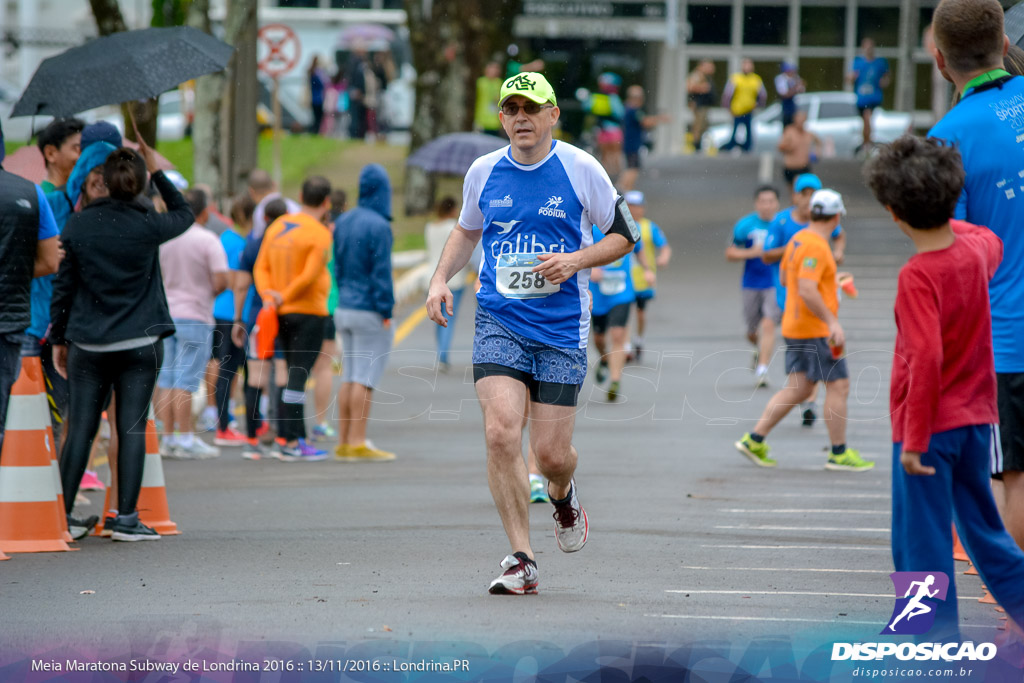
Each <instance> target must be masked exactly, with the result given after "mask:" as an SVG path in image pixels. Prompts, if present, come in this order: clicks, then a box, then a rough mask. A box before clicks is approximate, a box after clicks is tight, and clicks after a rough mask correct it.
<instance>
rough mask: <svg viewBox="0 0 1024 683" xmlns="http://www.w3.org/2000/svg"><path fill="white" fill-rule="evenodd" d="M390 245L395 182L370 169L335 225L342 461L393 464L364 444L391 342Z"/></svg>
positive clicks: (388, 455)
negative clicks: (353, 202) (341, 357)
mask: <svg viewBox="0 0 1024 683" xmlns="http://www.w3.org/2000/svg"><path fill="white" fill-rule="evenodd" d="M392 240H393V238H392V234H391V181H390V180H389V179H388V174H387V172H386V171H385V170H384V167H383V166H380V165H379V164H369V165H368V166H366V167H364V168H363V170H362V172H361V173H360V174H359V202H358V205H357V206H356V207H355V208H354V209H352V210H350V211H347V212H345V213H343V214H342V215H340V216H338V219H337V220H336V221H335V222H334V276H335V278H336V280H337V282H338V308H337V310H335V311H334V321H335V326H336V327H337V329H338V331H339V332H340V333H341V342H342V349H343V352H344V360H343V364H342V374H341V390H340V391H339V392H338V413H339V429H338V433H339V445H338V449H337V451H336V457H337V459H338V460H342V461H347V462H359V461H368V460H394V459H395V454H394V453H388V452H387V451H382V450H379V449H377V448H374V447H372V446H370V445H369V444H368V443H367V441H366V423H367V420H368V419H369V416H370V406H371V405H372V400H373V399H372V394H373V390H374V389H375V388H376V387H377V385H378V383H379V382H380V378H381V375H383V373H384V368H385V366H386V365H387V359H388V354H389V353H390V352H391V343H392V338H393V331H392V328H391V315H392V309H393V307H394V305H395V294H394V283H393V281H392V278H391V244H392Z"/></svg>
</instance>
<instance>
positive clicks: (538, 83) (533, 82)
mask: <svg viewBox="0 0 1024 683" xmlns="http://www.w3.org/2000/svg"><path fill="white" fill-rule="evenodd" d="M513 95H522V96H523V97H525V98H526V99H528V100H533V101H534V102H536V103H537V104H544V103H545V102H550V103H551V104H554V105H556V106H557V105H558V100H557V99H555V91H554V89H553V88H552V87H551V84H550V83H548V79H546V78H544V76H543V75H542V74H539V73H536V72H533V71H524V72H523V73H521V74H517V75H515V76H513V77H512V78H507V79H505V82H504V83H502V84H501V92H500V93H499V94H498V106H499V107H500V106H501V105H503V104H505V100H507V99H508V98H510V97H512V96H513Z"/></svg>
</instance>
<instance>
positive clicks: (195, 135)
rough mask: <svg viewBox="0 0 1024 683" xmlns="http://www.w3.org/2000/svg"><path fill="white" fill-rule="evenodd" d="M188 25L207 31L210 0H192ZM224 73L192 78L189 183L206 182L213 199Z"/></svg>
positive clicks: (216, 188)
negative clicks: (194, 87) (193, 100)
mask: <svg viewBox="0 0 1024 683" xmlns="http://www.w3.org/2000/svg"><path fill="white" fill-rule="evenodd" d="M187 22H188V25H189V26H192V27H195V28H197V29H199V30H200V31H205V32H206V33H210V0H192V4H191V5H190V6H189V10H188V19H187ZM223 89H224V75H223V74H221V73H215V74H209V75H206V76H201V77H200V78H198V79H196V99H195V117H194V119H193V121H192V162H193V166H192V178H191V180H192V182H194V183H202V184H204V185H208V186H209V187H210V189H211V191H212V192H213V196H214V199H215V201H216V202H218V203H219V201H220V199H221V195H222V192H221V186H220V183H221V168H220V166H221V154H220V137H221V115H220V114H221V100H220V93H221V91H222V90H223Z"/></svg>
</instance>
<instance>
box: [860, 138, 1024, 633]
mask: <svg viewBox="0 0 1024 683" xmlns="http://www.w3.org/2000/svg"><path fill="white" fill-rule="evenodd" d="M865 178H866V180H867V184H868V186H869V187H870V188H871V191H872V192H873V193H874V195H875V198H876V199H878V201H879V202H881V203H882V205H883V206H885V208H886V209H887V210H888V211H889V213H891V214H892V217H893V220H895V221H896V223H897V225H899V226H900V229H901V230H902V231H903V232H904V234H906V235H907V236H908V237H910V239H911V240H913V242H914V246H915V247H916V248H917V253H916V254H915V255H913V256H911V257H910V260H908V261H907V263H906V265H905V266H903V268H902V269H901V270H900V274H899V284H898V289H897V292H896V330H897V331H896V351H895V355H894V356H893V367H892V381H891V389H890V411H891V415H892V438H893V442H894V443H893V472H892V555H893V563H894V564H895V566H896V571H900V572H905V571H915V572H940V571H941V572H945V573H946V575H947V576H948V577H949V579H950V580H949V592H948V594H947V595H946V599H945V600H944V601H942V602H941V603H939V605H938V606H937V607H936V620H935V625H934V626H933V627H932V629H931V630H930V631H929V633H928V635H927V637H928V639H929V640H938V639H943V638H956V637H957V633H958V627H957V597H956V582H955V581H954V574H953V571H954V570H953V540H952V532H951V528H950V527H951V525H950V522H951V521H953V520H954V519H955V521H956V525H957V528H958V529H959V530H960V535H961V538H962V539H963V542H964V546H965V547H966V548H967V552H968V554H969V555H970V556H971V559H972V560H973V561H974V564H975V565H976V566H977V568H978V573H979V574H980V575H981V578H982V580H983V581H984V582H985V584H986V585H987V586H988V588H989V590H990V591H991V592H992V595H993V596H994V597H995V599H996V600H997V601H999V604H1000V605H1002V606H1003V608H1005V609H1006V613H1007V614H1008V615H1009V616H1010V617H1011V618H1012V619H1014V620H1015V621H1016V622H1017V624H1018V625H1021V624H1024V590H1022V589H1021V587H1022V586H1024V552H1022V551H1021V549H1020V548H1018V547H1017V544H1016V543H1014V541H1013V539H1012V538H1011V537H1010V535H1009V534H1008V533H1007V532H1006V530H1005V528H1004V527H1003V523H1002V521H1001V520H1000V518H999V513H998V512H997V510H996V506H995V501H994V500H993V498H992V490H991V486H990V484H989V473H988V467H989V464H990V462H989V458H990V456H991V454H992V444H993V441H992V436H993V427H992V425H993V424H994V423H996V422H998V413H997V411H996V375H995V366H994V361H993V356H992V320H991V313H990V309H989V299H988V283H989V280H990V279H991V278H992V276H993V275H994V274H995V272H996V268H997V267H998V266H999V263H1000V261H1002V257H1003V244H1002V242H1001V241H1000V240H999V238H998V237H996V236H995V235H994V234H993V233H992V232H991V231H990V230H989V229H988V228H983V227H978V226H975V225H971V224H969V223H964V222H961V221H955V220H950V218H949V217H950V216H952V215H953V209H954V207H955V206H956V202H957V199H958V197H959V196H960V192H961V190H962V189H963V182H964V171H963V166H962V163H961V160H960V153H959V152H958V151H957V150H956V149H955V148H953V147H944V146H940V145H938V144H936V143H934V142H932V141H925V140H922V139H920V138H915V137H913V136H910V135H904V136H903V137H901V138H899V139H898V140H896V141H895V142H893V143H892V144H890V145H886V146H884V147H882V148H881V151H880V152H879V153H878V155H877V156H876V157H875V158H874V159H872V160H871V161H870V162H869V163H868V165H867V167H866V169H865Z"/></svg>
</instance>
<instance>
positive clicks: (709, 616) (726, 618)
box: [644, 614, 995, 631]
mask: <svg viewBox="0 0 1024 683" xmlns="http://www.w3.org/2000/svg"><path fill="white" fill-rule="evenodd" d="M644 616H645V617H653V618H655V619H705V620H711V621H795V622H801V623H810V624H837V625H839V624H842V625H846V624H858V625H864V626H878V624H879V622H877V621H853V620H850V621H847V620H846V619H801V618H799V617H729V616H724V615H713V614H645V615H644ZM993 628H995V626H991V625H990V626H985V625H983V624H960V630H964V629H986V630H988V631H991V630H992V629H993Z"/></svg>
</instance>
